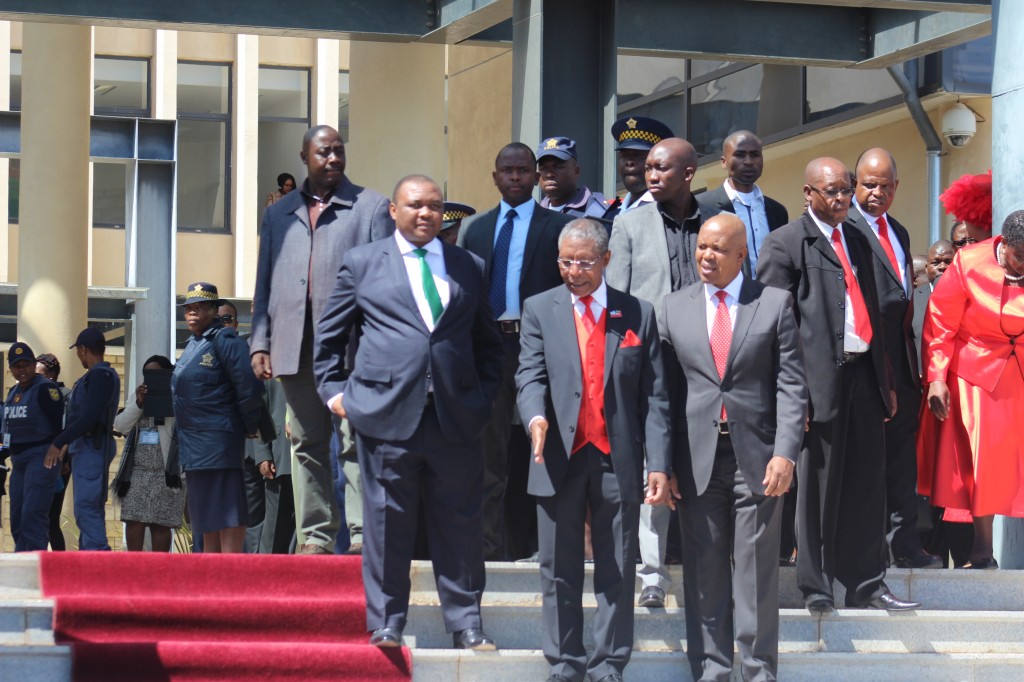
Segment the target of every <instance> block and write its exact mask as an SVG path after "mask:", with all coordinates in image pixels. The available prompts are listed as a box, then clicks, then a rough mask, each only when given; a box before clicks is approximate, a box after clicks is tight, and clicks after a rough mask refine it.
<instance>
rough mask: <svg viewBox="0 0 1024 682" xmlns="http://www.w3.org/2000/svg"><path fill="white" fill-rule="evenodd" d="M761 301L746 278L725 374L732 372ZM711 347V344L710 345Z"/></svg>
mask: <svg viewBox="0 0 1024 682" xmlns="http://www.w3.org/2000/svg"><path fill="white" fill-rule="evenodd" d="M759 302H760V299H758V298H755V297H754V284H753V283H752V282H751V281H750V280H749V279H746V278H744V279H743V284H741V285H740V298H739V301H737V306H736V324H735V325H734V327H733V330H732V343H730V344H729V357H728V359H727V360H726V363H725V373H726V374H728V373H729V372H730V371H731V370H732V363H733V361H734V360H735V359H736V354H737V353H738V352H739V348H740V346H742V345H743V340H744V339H745V338H746V337H747V330H749V329H750V322H751V320H753V319H754V314H755V313H756V312H757V306H758V303H759ZM708 346H709V347H710V344H708Z"/></svg>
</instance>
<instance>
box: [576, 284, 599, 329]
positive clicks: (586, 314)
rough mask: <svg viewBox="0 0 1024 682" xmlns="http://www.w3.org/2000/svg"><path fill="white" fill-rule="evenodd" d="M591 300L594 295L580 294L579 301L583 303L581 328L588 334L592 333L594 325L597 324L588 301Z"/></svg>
mask: <svg viewBox="0 0 1024 682" xmlns="http://www.w3.org/2000/svg"><path fill="white" fill-rule="evenodd" d="M593 300H594V297H593V296H591V295H590V294H587V295H586V296H580V303H582V304H583V328H584V329H586V330H587V333H588V334H591V333H593V331H594V327H596V326H597V320H595V319H594V311H593V310H591V309H590V303H591V302H592V301H593Z"/></svg>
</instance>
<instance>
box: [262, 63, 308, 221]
mask: <svg viewBox="0 0 1024 682" xmlns="http://www.w3.org/2000/svg"><path fill="white" fill-rule="evenodd" d="M259 79H260V92H259V100H260V107H259V109H260V114H259V117H260V120H259V162H258V168H257V176H258V179H257V182H258V183H259V184H258V187H259V188H260V191H259V192H258V193H257V201H258V202H259V205H258V206H257V207H256V208H257V215H260V214H261V213H262V212H263V208H264V207H265V206H266V204H267V201H268V200H269V199H270V195H271V194H273V193H274V192H277V191H278V184H277V178H278V176H279V175H281V174H282V173H289V174H290V175H291V176H292V177H293V178H295V182H296V185H300V184H301V183H302V180H303V178H304V177H305V173H304V172H303V170H304V168H303V165H302V161H301V160H300V159H299V151H300V150H301V149H302V136H303V135H305V134H306V131H307V130H309V121H310V118H309V110H310V100H309V93H310V71H309V69H295V68H283V67H276V66H261V67H260V76H259Z"/></svg>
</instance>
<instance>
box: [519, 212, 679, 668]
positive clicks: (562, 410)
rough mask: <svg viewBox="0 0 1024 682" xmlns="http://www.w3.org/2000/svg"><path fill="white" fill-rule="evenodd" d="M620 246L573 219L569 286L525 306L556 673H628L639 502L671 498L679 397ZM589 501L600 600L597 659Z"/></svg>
mask: <svg viewBox="0 0 1024 682" xmlns="http://www.w3.org/2000/svg"><path fill="white" fill-rule="evenodd" d="M610 257H611V252H609V251H608V232H607V230H606V229H605V228H604V227H603V226H602V225H601V224H600V223H597V222H596V221H593V220H590V219H586V218H582V219H579V220H574V221H573V222H571V223H569V224H568V225H566V226H565V228H563V230H562V233H561V235H560V236H559V239H558V263H559V270H560V271H561V274H562V280H563V281H564V282H565V287H564V288H563V287H557V288H555V289H551V290H550V291H546V292H544V293H542V294H538V295H536V296H533V297H532V298H530V299H528V300H527V301H526V304H525V306H524V309H523V316H522V327H521V335H520V341H521V344H522V352H521V354H520V356H519V370H518V372H517V373H516V386H517V388H518V390H519V395H518V405H519V413H520V415H522V417H523V421H524V423H526V424H527V428H528V430H529V432H530V436H531V438H532V440H533V462H532V463H531V465H530V479H529V487H528V491H529V493H530V494H531V495H535V496H536V497H537V526H538V544H539V555H540V574H541V589H542V594H543V600H544V624H545V628H546V637H545V639H544V655H545V657H546V658H547V660H548V663H549V664H550V665H551V675H550V677H549V678H548V680H549V682H567V681H568V682H578V681H581V680H583V679H584V678H585V677H586V676H588V675H589V678H590V679H591V680H594V681H596V682H616V681H621V680H622V671H623V669H624V668H625V666H626V664H627V663H628V662H629V658H630V655H631V653H632V648H633V591H634V581H635V572H636V564H635V558H636V553H637V529H638V526H639V519H640V505H641V504H643V503H645V502H646V503H648V504H661V503H662V502H664V501H665V500H666V498H667V487H666V486H667V482H668V478H667V474H668V473H669V471H670V469H669V456H670V454H669V453H670V451H671V449H670V443H669V432H670V429H669V418H668V415H669V405H668V392H667V387H666V385H665V383H664V380H663V377H662V360H661V344H660V340H659V335H658V328H657V323H656V322H655V318H654V309H653V307H652V306H651V304H650V303H647V302H644V301H641V300H639V299H637V298H634V297H632V296H630V295H628V294H625V293H623V292H621V291H617V290H615V289H612V288H610V287H608V286H607V285H606V284H605V283H604V279H603V274H604V268H605V266H607V264H608V260H609V258H610ZM566 289H568V291H566ZM549 432H550V433H549ZM645 454H646V459H647V461H646V465H647V471H648V476H647V479H648V480H647V486H648V487H647V497H646V499H645V497H644V481H643V469H644V458H645ZM588 508H589V509H590V513H591V528H592V537H593V545H594V593H595V595H596V596H597V604H598V606H597V614H596V615H595V616H594V644H595V647H594V650H593V652H592V653H591V655H590V656H589V658H588V656H587V652H586V651H585V649H584V646H583V606H582V600H583V524H584V520H585V518H586V514H587V509H588Z"/></svg>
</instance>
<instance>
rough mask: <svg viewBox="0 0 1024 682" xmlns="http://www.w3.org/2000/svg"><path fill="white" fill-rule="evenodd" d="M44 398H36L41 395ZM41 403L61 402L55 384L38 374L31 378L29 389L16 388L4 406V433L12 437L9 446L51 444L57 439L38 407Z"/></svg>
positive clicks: (49, 423) (55, 432) (51, 425)
mask: <svg viewBox="0 0 1024 682" xmlns="http://www.w3.org/2000/svg"><path fill="white" fill-rule="evenodd" d="M41 391H42V392H44V393H46V395H42V396H41V395H39V394H40V392H41ZM41 400H63V397H62V396H61V394H60V391H59V390H58V389H57V386H56V384H54V383H53V382H52V381H50V380H48V379H46V378H45V377H43V376H41V375H38V374H37V375H36V376H35V377H33V379H32V382H31V383H30V384H29V385H28V388H26V389H24V390H22V389H21V387H20V386H17V385H15V386H14V387H13V388H12V389H11V390H10V392H9V393H8V394H7V401H6V402H5V403H4V423H3V430H4V433H8V434H10V436H11V446H12V447H16V446H18V445H27V444H29V443H44V442H50V441H52V440H53V439H54V438H55V437H56V436H57V431H55V430H54V428H53V424H51V422H50V420H49V419H48V418H47V416H46V413H44V412H43V409H42V408H41V407H40V406H39V403H40V401H41Z"/></svg>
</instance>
